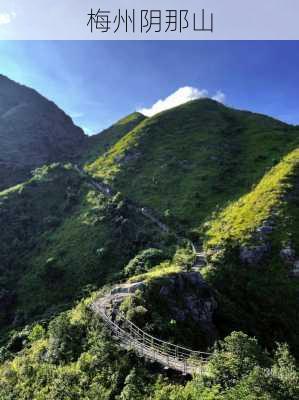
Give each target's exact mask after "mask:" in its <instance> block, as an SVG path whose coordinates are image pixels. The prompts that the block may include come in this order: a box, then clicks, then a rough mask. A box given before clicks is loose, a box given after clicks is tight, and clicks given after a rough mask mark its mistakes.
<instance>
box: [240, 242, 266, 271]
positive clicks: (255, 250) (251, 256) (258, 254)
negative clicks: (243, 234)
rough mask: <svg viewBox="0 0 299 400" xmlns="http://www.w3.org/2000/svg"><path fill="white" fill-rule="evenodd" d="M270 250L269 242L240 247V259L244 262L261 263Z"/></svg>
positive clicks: (251, 264)
mask: <svg viewBox="0 0 299 400" xmlns="http://www.w3.org/2000/svg"><path fill="white" fill-rule="evenodd" d="M269 251H270V245H269V244H268V243H261V244H259V245H256V246H243V247H241V249H240V260H241V261H242V263H243V264H247V265H249V266H256V265H258V264H260V263H261V261H262V260H263V259H264V258H265V256H266V255H267V254H268V253H269Z"/></svg>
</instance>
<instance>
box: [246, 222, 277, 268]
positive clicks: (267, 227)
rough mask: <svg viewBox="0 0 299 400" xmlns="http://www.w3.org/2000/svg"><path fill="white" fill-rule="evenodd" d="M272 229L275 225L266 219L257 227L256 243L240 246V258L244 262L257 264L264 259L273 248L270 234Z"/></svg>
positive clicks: (252, 264) (251, 264)
mask: <svg viewBox="0 0 299 400" xmlns="http://www.w3.org/2000/svg"><path fill="white" fill-rule="evenodd" d="M272 231H273V225H272V222H271V221H265V222H264V223H263V225H262V226H260V227H259V228H257V230H256V232H255V234H254V237H253V239H254V241H255V242H256V244H252V245H248V246H242V247H241V248H240V260H241V262H242V263H243V264H247V265H249V266H256V265H258V264H260V263H261V262H262V261H263V259H264V258H265V257H266V256H267V255H268V254H269V252H270V250H271V246H270V241H269V235H270V234H271V233H272Z"/></svg>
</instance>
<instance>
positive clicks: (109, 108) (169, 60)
mask: <svg viewBox="0 0 299 400" xmlns="http://www.w3.org/2000/svg"><path fill="white" fill-rule="evenodd" d="M0 73H2V74H4V75H7V76H8V77H10V78H12V79H14V80H16V81H18V82H21V83H23V84H26V85H28V86H31V87H33V88H35V89H36V90H38V91H39V92H40V93H42V94H43V95H45V96H46V97H48V98H49V99H51V100H53V101H55V102H56V104H58V105H59V106H60V107H61V108H63V109H64V110H65V111H66V112H67V113H68V114H70V115H71V116H72V118H73V119H74V121H75V122H76V123H77V124H78V125H80V126H82V127H83V129H85V131H86V132H87V133H92V132H99V131H101V130H102V129H103V128H105V127H107V126H109V125H111V124H112V123H113V122H115V121H116V120H117V119H119V118H121V117H122V116H124V115H126V114H129V113H130V112H132V111H135V110H140V109H143V108H150V107H151V106H152V105H153V104H154V103H156V102H157V101H158V100H159V99H165V98H166V97H167V96H169V95H171V94H172V93H173V92H175V91H177V90H178V89H179V88H183V87H190V90H191V88H193V89H192V90H193V91H194V90H195V91H197V93H205V94H206V93H208V95H209V96H211V97H213V96H214V95H215V94H216V93H217V92H219V91H221V93H222V94H224V95H225V103H226V104H227V105H230V106H233V107H236V108H241V109H248V110H252V111H257V112H261V113H265V114H268V115H272V116H273V117H276V118H279V119H281V120H284V121H287V122H290V123H293V124H299V101H298V99H299V94H298V89H299V42H296V41H293V42H286V41H285V42H279V41H277V42H276V41H272V42H270V41H269V42H262V41H259V42H257V41H256V42H246V41H243V42H238V41H235V42H234V41H231V42H225V41H222V42H221V41H220V42H218V41H207V42H203V41H200V42H199V41H198V42H195V41H189V42H188V41H167V42H166V41H131V42H126V41H92V42H88V41H78V42H71V41H70V42H60V41H53V42H51V41H48V42H38V41H32V42H26V41H23V42H22V41H20V42H10V41H7V42H6V41H0Z"/></svg>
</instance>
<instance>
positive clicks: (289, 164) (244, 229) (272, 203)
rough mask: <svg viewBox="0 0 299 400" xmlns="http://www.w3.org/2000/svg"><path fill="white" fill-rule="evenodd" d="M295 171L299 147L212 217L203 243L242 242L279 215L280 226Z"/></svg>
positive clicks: (292, 185)
mask: <svg viewBox="0 0 299 400" xmlns="http://www.w3.org/2000/svg"><path fill="white" fill-rule="evenodd" d="M298 172H299V149H296V150H294V151H292V152H291V153H290V154H288V155H287V156H286V157H284V158H283V159H282V161H281V162H280V163H278V164H277V165H276V166H275V167H273V168H272V169H271V170H270V171H269V172H268V173H267V174H266V175H265V176H264V177H263V179H262V180H261V181H260V182H259V183H258V185H257V186H256V187H255V188H254V189H253V190H252V191H251V192H249V193H248V194H246V195H245V196H243V197H241V198H240V199H239V200H238V201H236V202H233V203H232V204H230V205H229V206H227V207H226V208H224V210H223V211H221V212H220V213H219V214H218V215H217V216H216V217H215V219H214V220H212V222H211V224H210V228H209V229H208V231H207V237H208V240H207V246H208V247H213V246H214V247H215V246H221V245H223V244H224V243H225V242H226V241H227V240H232V241H235V242H238V243H240V244H242V243H246V242H247V241H248V240H250V239H251V238H252V236H253V234H254V233H255V232H256V229H257V228H258V227H260V226H261V225H262V224H263V223H264V222H267V221H270V220H273V219H277V218H279V223H280V226H281V227H282V226H284V225H283V218H284V217H286V215H287V214H288V212H287V208H288V202H287V198H286V194H287V193H288V192H291V191H292V190H293V189H294V186H295V182H296V179H298ZM291 220H292V219H291ZM284 228H285V227H284ZM298 228H299V225H298V226H296V229H298ZM295 232H296V230H295V231H294V232H293V233H294V234H295ZM284 233H286V232H284ZM281 236H283V235H281Z"/></svg>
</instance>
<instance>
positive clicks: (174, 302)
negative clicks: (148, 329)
mask: <svg viewBox="0 0 299 400" xmlns="http://www.w3.org/2000/svg"><path fill="white" fill-rule="evenodd" d="M163 281H164V280H163ZM163 281H162V282H163ZM159 297H160V298H161V300H162V302H165V303H166V304H167V305H168V308H169V319H174V320H176V321H181V322H184V321H188V320H189V321H190V320H192V321H193V323H194V324H195V325H197V326H198V328H199V329H200V330H201V331H202V332H204V333H205V335H206V337H207V338H208V341H209V344H212V343H213V342H214V341H215V339H216V338H217V331H216V327H215V325H214V323H213V316H214V313H215V311H216V309H217V302H216V300H215V297H214V293H213V291H212V289H211V288H210V287H209V285H208V284H207V283H206V282H205V281H204V279H203V278H202V276H201V275H200V274H199V273H198V272H185V273H181V274H177V275H175V276H174V277H169V278H167V280H166V281H164V283H161V287H160V290H159Z"/></svg>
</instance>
